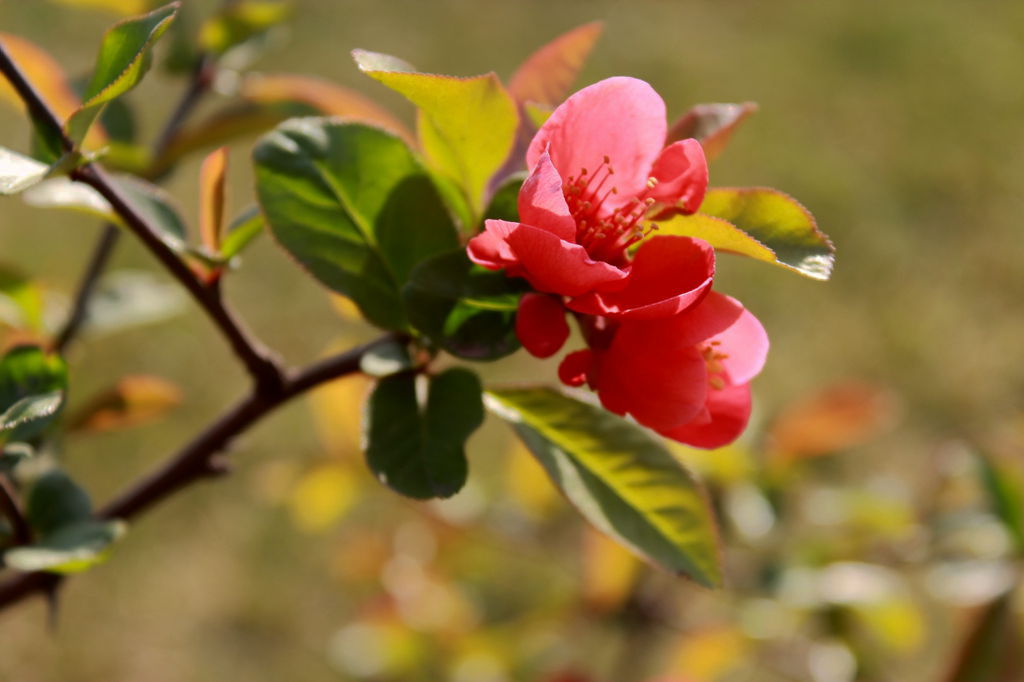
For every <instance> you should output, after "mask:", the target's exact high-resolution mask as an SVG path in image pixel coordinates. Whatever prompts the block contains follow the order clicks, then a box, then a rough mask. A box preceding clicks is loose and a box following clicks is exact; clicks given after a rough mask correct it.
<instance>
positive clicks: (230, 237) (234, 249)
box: [220, 204, 263, 261]
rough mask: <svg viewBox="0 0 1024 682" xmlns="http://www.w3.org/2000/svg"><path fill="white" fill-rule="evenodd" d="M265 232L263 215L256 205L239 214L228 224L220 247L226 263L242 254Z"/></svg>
mask: <svg viewBox="0 0 1024 682" xmlns="http://www.w3.org/2000/svg"><path fill="white" fill-rule="evenodd" d="M262 231H263V214H262V213H260V207H259V206H256V205H255V204H254V205H252V206H250V207H249V208H247V209H246V210H244V211H242V212H241V213H239V214H238V216H237V217H236V218H235V219H234V220H232V221H231V223H229V224H228V228H227V230H225V232H224V241H223V242H221V245H220V256H221V258H223V259H224V260H225V261H228V260H231V259H232V258H234V257H235V256H237V255H238V254H239V253H241V252H242V249H244V248H245V247H246V246H248V245H249V242H251V241H252V240H253V239H255V238H256V236H257V235H258V234H259V233H260V232H262Z"/></svg>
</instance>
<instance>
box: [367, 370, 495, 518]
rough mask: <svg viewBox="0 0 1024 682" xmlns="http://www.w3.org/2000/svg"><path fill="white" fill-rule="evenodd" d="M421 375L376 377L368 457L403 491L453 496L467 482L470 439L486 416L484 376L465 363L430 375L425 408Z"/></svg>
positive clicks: (384, 477) (386, 479) (379, 473)
mask: <svg viewBox="0 0 1024 682" xmlns="http://www.w3.org/2000/svg"><path fill="white" fill-rule="evenodd" d="M416 380H417V377H416V375H415V374H414V373H412V372H404V373H401V374H393V375H391V376H388V377H385V378H383V379H381V380H380V381H378V382H377V386H376V388H374V391H373V393H372V394H371V395H370V401H369V406H368V409H367V419H368V425H367V429H366V434H367V438H366V440H367V446H366V461H367V463H368V464H369V466H370V469H371V470H372V471H373V472H374V474H375V475H376V476H377V477H378V478H379V479H380V480H381V482H382V483H384V484H385V485H387V486H388V487H390V488H391V489H392V490H394V491H395V492H398V493H401V494H402V495H405V496H407V497H413V498H416V499H429V498H432V497H451V496H452V495H454V494H455V493H457V492H458V491H459V490H460V489H461V488H462V486H463V485H464V484H465V482H466V475H467V463H466V454H465V451H464V448H465V442H466V439H467V438H469V436H470V434H472V433H473V431H475V430H476V429H477V427H479V426H480V424H481V423H482V422H483V404H482V402H481V397H480V392H481V388H480V380H479V379H477V377H476V375H475V374H473V373H472V372H470V371H469V370H465V369H460V368H453V369H449V370H446V371H445V372H442V373H441V374H439V375H437V376H435V377H431V379H430V387H429V391H428V394H427V404H426V406H425V407H424V408H423V409H421V408H420V405H419V402H418V400H417V397H416Z"/></svg>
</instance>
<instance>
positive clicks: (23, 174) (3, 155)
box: [0, 147, 50, 195]
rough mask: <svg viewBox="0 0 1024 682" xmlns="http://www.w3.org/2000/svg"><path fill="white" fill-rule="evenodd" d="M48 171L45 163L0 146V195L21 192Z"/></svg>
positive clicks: (38, 180)
mask: <svg viewBox="0 0 1024 682" xmlns="http://www.w3.org/2000/svg"><path fill="white" fill-rule="evenodd" d="M49 171H50V167H49V166H47V165H46V164H45V163H40V162H39V161H36V160H35V159H33V158H31V157H29V156H25V155H24V154H19V153H18V152H15V151H12V150H10V149H6V148H5V147H0V195H4V194H17V193H19V192H23V191H25V190H26V189H28V188H30V187H32V186H33V185H35V184H37V183H39V182H40V181H42V179H43V178H45V177H46V174H47V173H48V172H49Z"/></svg>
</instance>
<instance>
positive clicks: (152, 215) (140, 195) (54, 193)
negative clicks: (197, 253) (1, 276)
mask: <svg viewBox="0 0 1024 682" xmlns="http://www.w3.org/2000/svg"><path fill="white" fill-rule="evenodd" d="M112 180H113V181H114V183H115V184H116V185H117V186H118V188H119V189H120V190H121V193H122V194H123V195H124V196H125V198H126V199H128V201H129V203H131V205H132V206H133V207H134V208H135V210H136V211H137V212H138V213H139V215H141V216H142V217H143V218H144V219H145V220H146V222H147V223H149V225H151V226H152V227H154V228H156V232H157V236H159V237H160V239H161V240H162V241H163V242H164V244H166V245H167V246H168V248H170V249H171V250H173V251H176V252H178V253H182V252H183V251H184V250H185V246H186V245H185V239H186V227H185V221H184V219H183V218H182V217H181V213H180V211H179V209H178V208H177V205H176V202H175V200H174V198H173V197H172V196H171V195H170V194H168V193H167V192H165V191H164V190H162V189H160V188H159V187H157V186H156V185H154V184H152V183H149V182H146V181H145V180H142V179H140V178H136V177H133V176H131V175H117V176H113V177H112ZM22 198H23V199H24V200H25V203H27V204H28V205H30V206H34V207H36V208H60V209H68V210H73V211H81V212H84V213H88V214H90V215H94V216H97V217H99V218H102V219H104V220H109V221H111V222H114V223H117V224H119V225H124V221H123V220H122V219H121V216H120V215H119V214H118V213H117V212H116V211H114V209H113V208H111V206H110V204H109V203H108V202H107V200H106V199H104V198H103V196H101V195H100V193H99V192H97V191H96V190H94V189H93V188H92V187H90V186H89V185H86V184H83V183H81V182H75V181H73V180H71V179H70V178H67V177H59V178H51V179H49V180H46V181H44V182H40V183H39V184H37V185H35V186H34V187H32V188H30V189H28V190H26V191H25V193H24V194H22Z"/></svg>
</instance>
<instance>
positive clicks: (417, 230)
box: [253, 118, 458, 330]
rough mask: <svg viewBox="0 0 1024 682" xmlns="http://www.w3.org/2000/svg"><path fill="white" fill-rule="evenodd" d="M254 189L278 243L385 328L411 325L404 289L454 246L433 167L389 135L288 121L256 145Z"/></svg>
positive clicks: (345, 126)
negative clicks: (422, 265) (416, 270)
mask: <svg viewBox="0 0 1024 682" xmlns="http://www.w3.org/2000/svg"><path fill="white" fill-rule="evenodd" d="M253 159H254V162H255V166H256V190H257V193H258V196H259V201H260V205H261V207H262V209H263V215H264V216H265V217H266V220H267V223H268V225H269V226H270V229H271V232H272V233H273V234H274V236H275V237H276V238H277V241H278V243H280V244H281V246H283V247H284V249H285V250H286V251H288V252H289V253H290V254H291V255H292V256H293V257H294V258H295V259H296V260H297V261H298V262H299V263H300V264H301V265H302V266H303V267H304V268H306V269H307V270H308V271H309V272H310V274H312V275H313V276H314V277H316V279H318V280H319V281H320V282H321V283H322V284H324V285H325V286H327V287H328V288H329V289H332V290H333V291H336V292H338V293H340V294H344V295H346V296H348V297H350V298H351V299H352V300H353V301H355V303H356V305H358V306H359V309H360V310H361V311H362V313H363V315H364V316H365V317H366V318H367V319H368V320H370V321H371V322H373V323H374V324H376V325H378V326H380V327H383V328H385V329H396V330H399V329H404V328H406V326H407V322H406V315H405V311H404V310H403V307H402V301H401V295H400V292H401V287H402V285H403V284H404V283H405V282H406V280H407V279H408V277H409V273H410V271H411V270H412V269H413V267H415V266H416V264H417V263H419V262H420V261H422V260H424V259H426V258H429V257H430V256H432V255H434V254H436V253H440V252H442V251H445V250H448V249H451V248H454V247H455V246H457V245H458V238H457V236H456V231H455V226H454V225H453V224H452V220H451V217H450V216H449V214H448V212H447V210H446V209H445V207H444V204H443V203H442V201H441V198H440V196H439V195H438V192H437V189H436V188H435V186H434V184H433V183H432V181H431V179H430V177H429V175H428V174H427V172H426V171H425V170H424V169H423V167H422V166H421V165H420V164H419V162H418V161H417V160H416V159H415V157H414V156H413V155H412V152H410V151H409V149H408V147H406V146H405V144H404V143H403V142H402V141H401V140H400V139H398V138H397V137H394V136H393V135H391V134H390V133H388V132H386V131H383V130H380V129H378V128H372V127H370V126H366V125H363V124H359V123H348V122H343V121H335V120H330V119H322V118H307V119H294V120H291V121H288V122H287V123H284V124H282V125H281V126H279V127H278V128H277V129H276V130H275V131H274V132H272V133H270V134H268V135H266V136H264V137H263V138H262V139H261V140H260V141H259V143H258V144H257V145H256V149H255V150H254V152H253Z"/></svg>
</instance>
